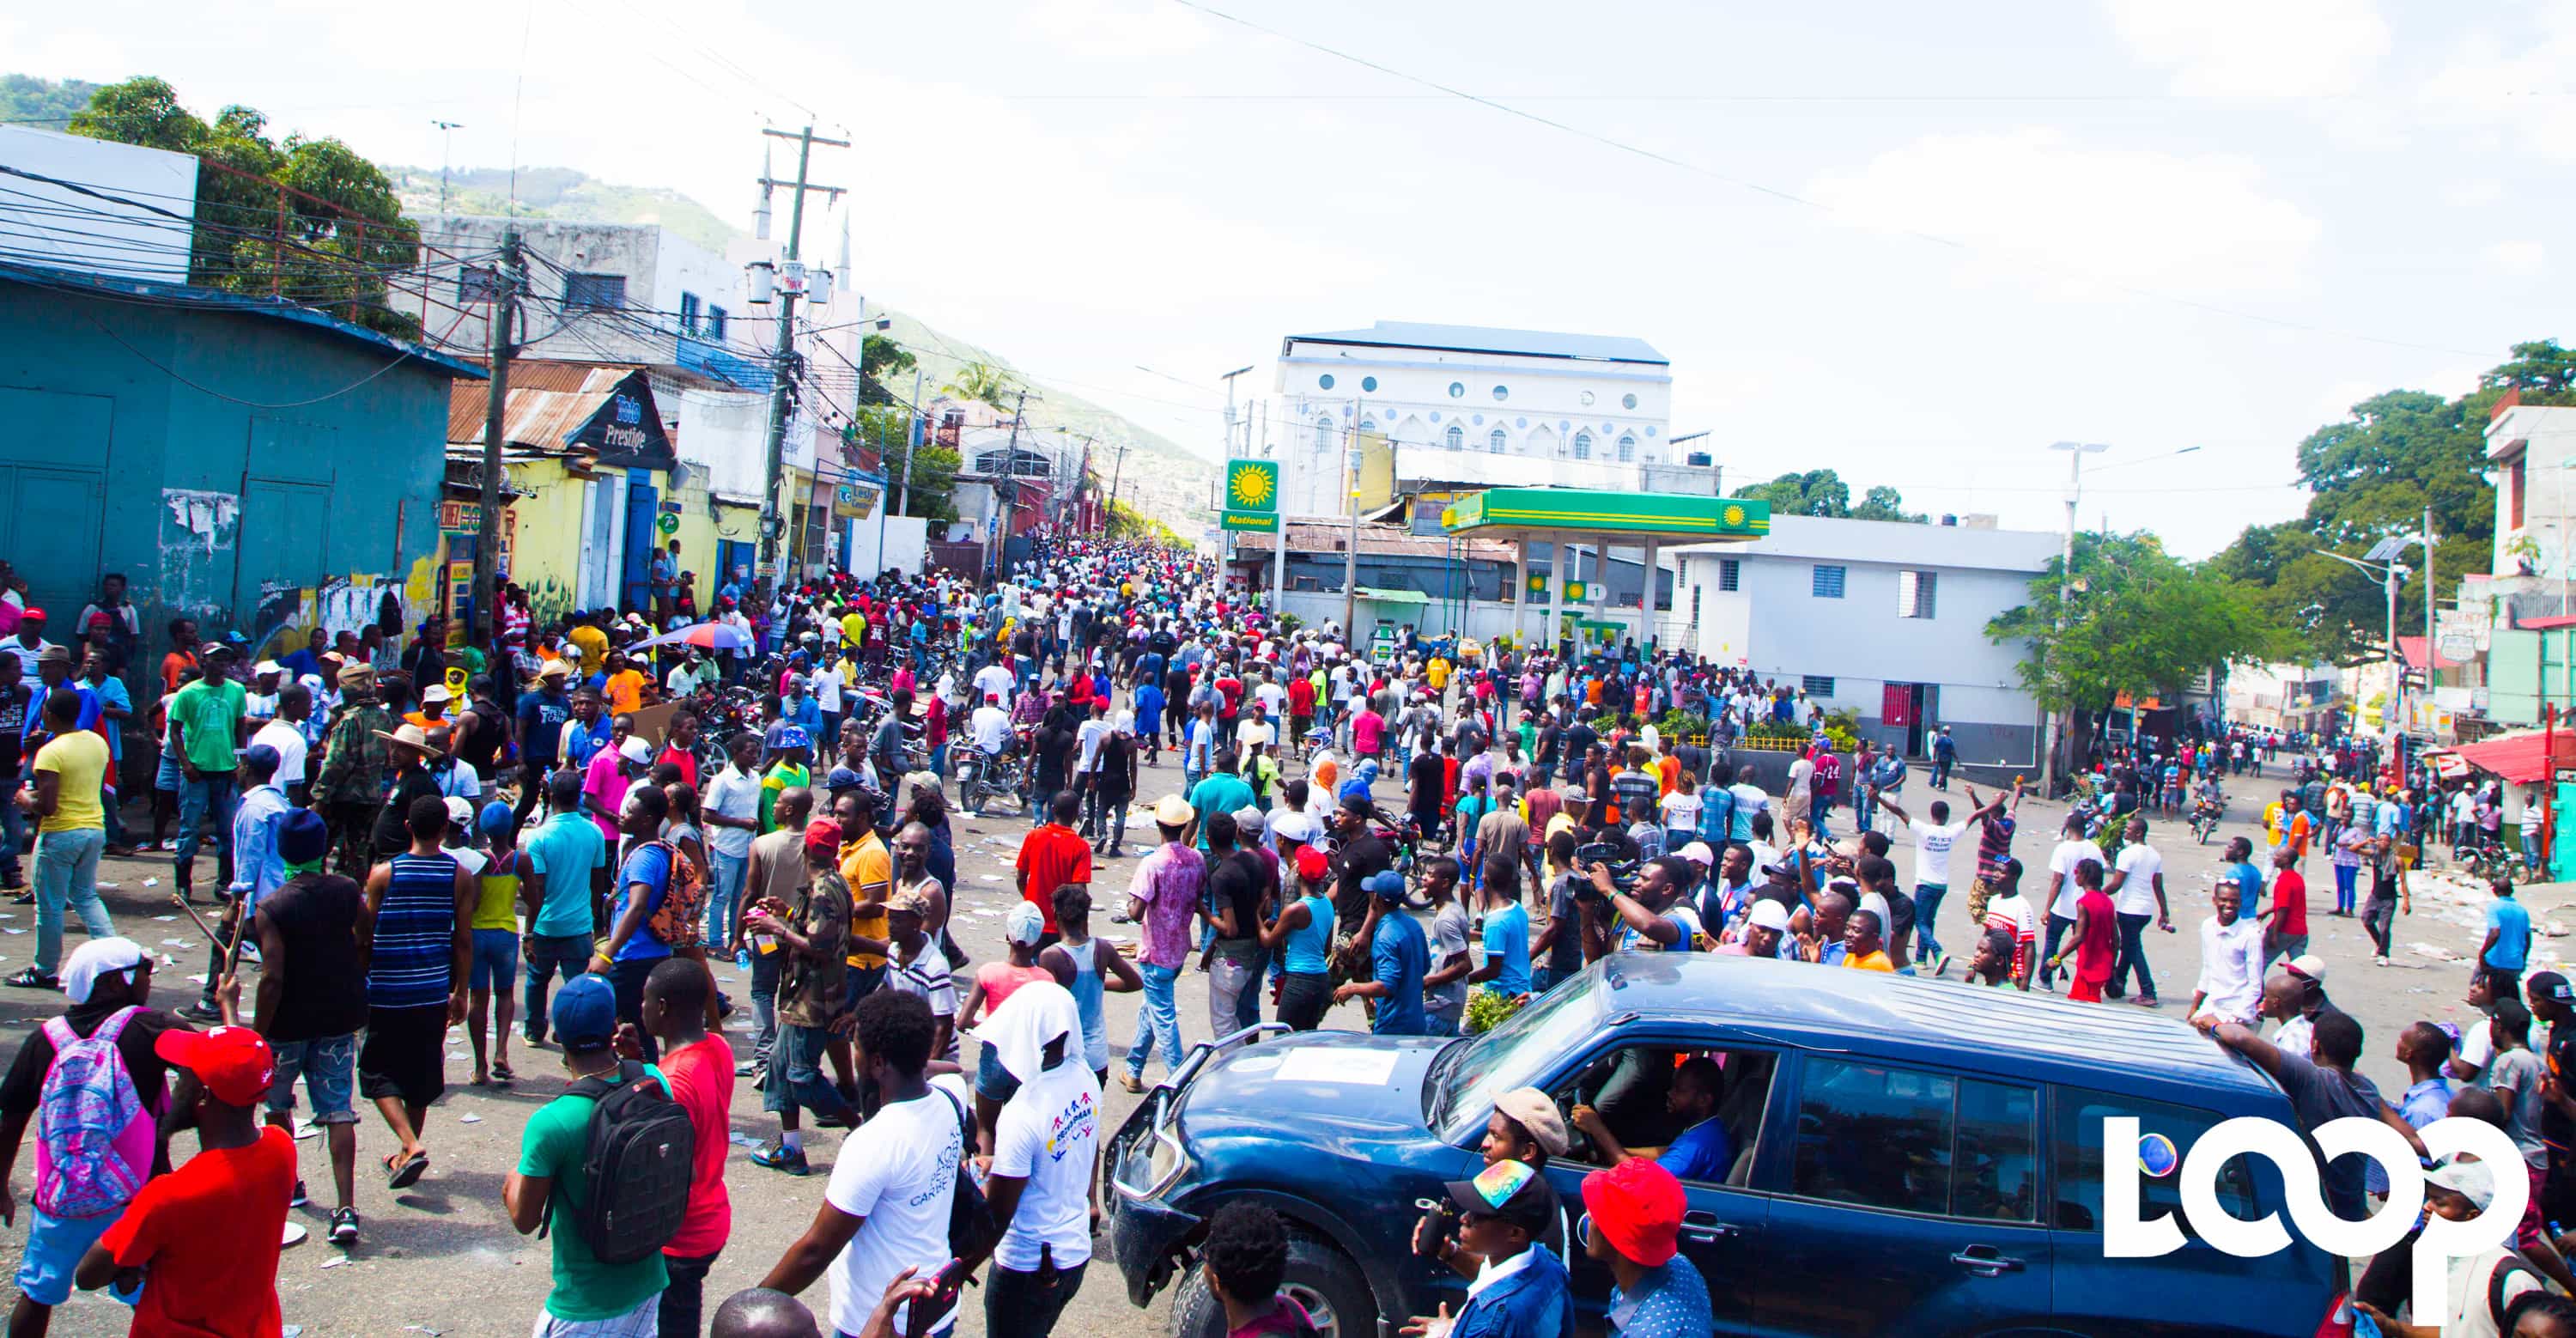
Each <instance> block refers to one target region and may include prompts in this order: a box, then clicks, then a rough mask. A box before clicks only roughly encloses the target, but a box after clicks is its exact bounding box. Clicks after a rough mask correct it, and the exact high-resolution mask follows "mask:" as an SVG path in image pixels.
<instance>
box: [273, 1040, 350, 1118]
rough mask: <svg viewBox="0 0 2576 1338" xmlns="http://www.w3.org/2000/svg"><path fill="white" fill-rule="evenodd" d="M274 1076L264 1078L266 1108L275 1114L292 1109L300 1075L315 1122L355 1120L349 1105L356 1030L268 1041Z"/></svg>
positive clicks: (284, 1113) (284, 1112)
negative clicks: (304, 1039)
mask: <svg viewBox="0 0 2576 1338" xmlns="http://www.w3.org/2000/svg"><path fill="white" fill-rule="evenodd" d="M269 1051H270V1053H271V1054H272V1055H274V1056H275V1058H276V1060H277V1076H275V1077H273V1078H271V1079H269V1082H268V1108H269V1110H270V1112H271V1113H273V1114H278V1115H286V1114H290V1113H292V1112H293V1111H294V1109H295V1079H296V1077H297V1075H299V1074H300V1075H302V1077H303V1079H304V1094H305V1095H306V1096H307V1097H309V1098H311V1099H312V1102H313V1122H314V1123H315V1124H355V1123H357V1122H358V1115H357V1112H356V1111H354V1110H352V1109H351V1108H350V1105H349V1099H350V1097H351V1096H352V1095H353V1094H354V1093H355V1092H356V1091H357V1087H358V1034H357V1033H356V1032H354V1031H353V1032H350V1033H349V1034H347V1035H345V1036H316V1037H314V1038H313V1039H311V1040H309V1041H272V1042H270V1043H269Z"/></svg>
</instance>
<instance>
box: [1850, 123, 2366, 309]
mask: <svg viewBox="0 0 2576 1338" xmlns="http://www.w3.org/2000/svg"><path fill="white" fill-rule="evenodd" d="M1808 191H1809V193H1810V194H1812V195H1814V196H1816V197H1817V198H1819V199H1821V200H1823V201H1824V202H1825V203H1827V204H1829V205H1831V206H1832V207H1833V208H1834V209H1835V210H1836V211H1837V212H1839V213H1840V214H1841V215H1842V216H1843V217H1844V218H1845V219H1846V220H1847V221H1851V222H1855V223H1858V224H1861V225H1863V226H1870V227H1877V228H1883V229H1886V230H1889V231H1903V232H1919V233H1930V234H1934V235H1936V236H1940V237H1944V238H1949V239H1952V240H1956V241H1960V242H1964V243H1966V244H1968V245H1970V246H1971V247H1974V248H1976V250H1977V251H1978V252H1979V253H1980V257H1981V259H1983V260H1985V261H1988V262H1994V263H1991V264H1990V266H1989V267H1990V268H1993V269H1995V270H1998V271H2005V272H2014V273H2019V274H2021V275H2023V276H2025V277H2026V276H2028V274H2029V272H2030V271H2031V270H2032V269H2034V268H2036V269H2038V270H2039V271H2041V274H2040V276H2039V277H2042V278H2044V279H2048V280H2050V281H2051V285H2050V286H2052V287H2055V288H2057V289H2060V290H2069V289H2072V290H2078V291H2081V290H2084V289H2087V288H2089V287H2092V286H2095V285H2099V284H2112V285H2125V286H2130V287H2138V288H2148V289H2152V290H2155V291H2157V292H2160V293H2172V294H2175V295H2191V296H2198V297H2212V296H2219V295H2225V294H2233V293H2243V292H2254V291H2267V292H2268V291H2279V290H2283V289H2287V288H2291V287H2294V286H2296V285H2297V284H2298V282H2299V281H2300V278H2301V276H2302V274H2303V272H2304V268H2305V263H2306V260H2307V257H2308V254H2309V251H2310V248H2311V247H2312V246H2313V244H2314V243H2315V241H2316V239H2317V236H2318V233H2319V231H2320V227H2319V224H2318V222H2317V220H2316V219H2314V218H2312V217H2310V216H2309V215H2308V213H2307V212H2306V211H2305V210H2303V209H2301V208H2300V207H2299V206H2298V205H2297V204H2295V203H2293V202H2291V201H2289V200H2286V199H2283V198H2281V197H2279V196H2276V195H2273V194H2270V193H2269V192H2268V191H2267V190H2266V189H2265V185H2264V182H2263V180H2262V173H2261V171H2260V169H2258V168H2257V167H2256V166H2255V165H2254V164H2253V163H2251V162H2249V161H2247V160H2245V159H2241V158H2235V157H2229V156H2223V155H2216V154H2206V155H2197V156H2188V157H2187V156H2183V155H2179V154H2170V153H2159V152H2153V151H2146V150H2132V149H2098V148H2089V147H2085V146H2083V145H2079V144H2075V143H2073V142H2071V141H2069V140H2068V139H2067V137H2066V136H2065V135H2063V134H2061V133H2060V132H2058V131H2055V130H2040V129H2031V130H2020V131H2014V132H2010V133H2006V134H1993V135H1955V136H1933V137H1930V138H1926V139H1921V140H1917V141H1915V142H1914V143H1913V144H1910V145H1908V146H1906V147H1904V148H1901V149H1897V150H1894V151H1892V152H1889V153H1885V154H1881V155H1880V156H1878V157H1877V158H1875V159H1872V160H1871V161H1869V162H1868V163H1866V164H1864V165H1862V166H1861V167H1860V168H1858V169H1856V170H1853V171H1848V172H1842V173H1835V174H1828V175H1827V176H1824V177H1822V178H1819V179H1817V180H1816V181H1815V182H1813V183H1811V184H1810V185H1809V187H1808Z"/></svg>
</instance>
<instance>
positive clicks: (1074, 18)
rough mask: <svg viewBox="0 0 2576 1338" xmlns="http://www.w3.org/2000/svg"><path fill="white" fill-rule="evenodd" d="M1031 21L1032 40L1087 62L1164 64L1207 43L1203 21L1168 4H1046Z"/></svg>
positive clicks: (1160, 0)
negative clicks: (1116, 61)
mask: <svg viewBox="0 0 2576 1338" xmlns="http://www.w3.org/2000/svg"><path fill="white" fill-rule="evenodd" d="M1027 22H1028V29H1029V32H1030V34H1031V35H1033V36H1035V37H1038V38H1040V39H1043V40H1045V41H1047V42H1050V43H1053V44H1056V45H1057V46H1059V47H1060V48H1061V49H1062V51H1063V52H1064V54H1065V55H1067V56H1070V57H1078V58H1081V59H1085V60H1126V61H1148V62H1150V61H1156V60H1163V59H1167V58H1169V57H1173V56H1179V55H1184V54H1187V53H1188V52H1191V51H1195V50H1197V49H1198V48H1199V47H1201V46H1203V45H1205V44H1206V42H1207V40H1208V30H1207V24H1206V22H1205V21H1204V20H1202V19H1200V18H1199V16H1198V15H1196V14H1193V13H1190V12H1189V11H1187V10H1184V9H1181V8H1179V7H1178V6H1175V5H1172V4H1168V3H1165V0H1047V3H1045V4H1042V5H1039V6H1037V7H1036V8H1035V9H1034V10H1033V11H1031V13H1030V15H1029V18H1028V21H1027Z"/></svg>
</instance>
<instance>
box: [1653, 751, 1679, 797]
mask: <svg viewBox="0 0 2576 1338" xmlns="http://www.w3.org/2000/svg"><path fill="white" fill-rule="evenodd" d="M1655 771H1656V773H1657V774H1658V775H1660V776H1662V777H1663V778H1664V793H1666V794H1671V793H1672V792H1673V791H1674V790H1675V789H1676V788H1678V787H1679V786H1680V785H1681V783H1682V760H1681V759H1680V758H1678V757H1675V756H1674V755H1672V754H1671V753H1666V754H1664V755H1663V756H1661V757H1658V758H1656V759H1655Z"/></svg>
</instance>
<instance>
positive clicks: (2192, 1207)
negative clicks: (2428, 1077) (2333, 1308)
mask: <svg viewBox="0 0 2576 1338" xmlns="http://www.w3.org/2000/svg"><path fill="white" fill-rule="evenodd" d="M2417 1133H2418V1134H2419V1135H2420V1136H2421V1137H2422V1138H2423V1140H2424V1148H2425V1150H2426V1151H2427V1152H2429V1153H2431V1154H2432V1155H2433V1157H2434V1159H2435V1160H2436V1161H2438V1160H2440V1159H2441V1158H2443V1157H2447V1156H2458V1155H2460V1154H2462V1153H2466V1154H2468V1155H2469V1156H2472V1157H2475V1158H2476V1159H2477V1160H2478V1162H2479V1163H2481V1164H2482V1165H2483V1166H2485V1167H2490V1168H2493V1169H2494V1172H2495V1179H2494V1183H2495V1197H2494V1199H2493V1200H2492V1201H2490V1202H2489V1203H2488V1204H2487V1206H2486V1208H2485V1209H2484V1210H2483V1211H2481V1212H2479V1213H2478V1214H2477V1215H2476V1216H2475V1217H2471V1218H2468V1219H2467V1220H2465V1221H2453V1220H2451V1219H2449V1218H2446V1217H2443V1216H2442V1215H2441V1214H2439V1213H2435V1214H2432V1215H2430V1216H2428V1217H2426V1219H2425V1222H2424V1231H2423V1233H2422V1234H2421V1235H2419V1236H2417V1237H2416V1239H2415V1249H2414V1292H2413V1298H2414V1314H2415V1319H2414V1322H2415V1323H2417V1324H2426V1323H2431V1324H2434V1325H2438V1324H2440V1322H2441V1320H2442V1317H2443V1316H2445V1315H2447V1314H2448V1313H2449V1309H2450V1307H2449V1305H2448V1299H2447V1298H2448V1294H2449V1288H2448V1287H2447V1286H2446V1285H2445V1284H2446V1282H2447V1280H2448V1279H2447V1274H2448V1272H2449V1268H2448V1264H2449V1261H2451V1260H2453V1259H2458V1258H2464V1257H2467V1256H2470V1255H2475V1254H2481V1253H2484V1252H2485V1251H2487V1250H2491V1249H2493V1248H2495V1247H2496V1246H2498V1245H2500V1244H2502V1243H2504V1241H2505V1240H2506V1239H2508V1238H2509V1237H2511V1236H2512V1234H2513V1230H2514V1227H2515V1225H2516V1224H2517V1223H2519V1222H2520V1221H2521V1220H2522V1213H2523V1208H2524V1207H2525V1205H2526V1204H2527V1203H2528V1202H2529V1200H2530V1197H2531V1182H2530V1180H2529V1179H2528V1178H2527V1177H2526V1175H2525V1173H2524V1170H2523V1161H2522V1154H2521V1152H2520V1151H2518V1150H2517V1149H2516V1148H2515V1147H2514V1145H2513V1140H2512V1138H2510V1137H2509V1136H2507V1135H2506V1133H2505V1132H2504V1131H2503V1130H2501V1129H2498V1128H2496V1127H2495V1126H2494V1125H2491V1124H2487V1123H2485V1122H2483V1121H2480V1120H2472V1119H2464V1118H2460V1119H2440V1120H2435V1121H2434V1122H2432V1123H2431V1124H2428V1125H2426V1126H2424V1127H2423V1128H2422V1129H2420V1130H2418V1131H2417ZM2315 1136H2316V1145H2317V1148H2318V1150H2319V1151H2322V1152H2323V1153H2324V1154H2325V1156H2326V1159H2327V1160H2328V1161H2332V1160H2333V1159H2335V1158H2337V1157H2342V1156H2347V1155H2355V1154H2357V1155H2360V1156H2365V1157H2368V1158H2370V1159H2371V1160H2372V1161H2375V1162H2377V1163H2379V1167H2380V1169H2381V1170H2382V1171H2384V1172H2385V1173H2386V1174H2387V1176H2388V1201H2387V1202H2386V1203H2385V1204H2384V1205H2382V1206H2381V1208H2380V1210H2379V1211H2378V1212H2377V1213H2376V1214H2373V1215H2372V1216H2371V1217H2370V1218H2368V1219H2367V1220H2364V1221H2359V1222H2348V1221H2345V1220H2344V1219H2343V1218H2341V1217H2338V1216H2336V1215H2335V1214H2334V1213H2333V1212H2332V1211H2331V1210H2330V1209H2328V1208H2327V1207H2326V1204H2325V1199H2324V1197H2323V1195H2322V1194H2321V1193H2320V1186H2319V1183H2318V1177H2317V1160H2316V1157H2315V1156H2314V1155H2313V1154H2312V1153H2310V1152H2309V1150H2308V1145H2307V1144H2306V1143H2305V1142H2303V1141H2301V1139H2300V1138H2299V1134H2298V1131H2297V1130H2295V1129H2293V1128H2291V1127H2290V1126H2289V1125H2286V1124H2283V1123H2281V1122H2280V1121H2278V1120H2271V1119H2263V1118H2260V1117H2256V1116H2243V1117H2240V1118H2237V1119H2232V1120H2226V1121H2223V1122H2221V1123H2219V1124H2218V1125H2216V1126H2214V1127H2212V1128H2211V1129H2210V1130H2209V1131H2208V1132H2207V1133H2204V1134H2202V1135H2201V1136H2200V1137H2199V1138H2198V1139H2197V1140H2195V1141H2194V1142H2193V1143H2192V1145H2191V1152H2190V1154H2189V1155H2188V1156H2185V1157H2184V1158H2182V1161H2181V1164H2180V1166H2179V1167H2176V1166H2175V1165H2173V1164H2172V1162H2171V1161H2170V1156H2171V1144H2170V1143H2164V1144H2163V1147H2164V1155H2165V1160H2164V1164H2162V1165H2160V1166H2155V1167H2150V1166H2147V1165H2146V1164H2145V1160H2144V1158H2142V1156H2141V1155H2140V1143H2139V1136H2138V1121H2137V1119H2136V1117H2134V1116H2117V1117H2112V1118H2107V1119H2104V1120H2103V1121H2102V1147H2103V1160H2102V1174H2103V1182H2102V1216H2103V1219H2104V1220H2103V1225H2102V1255H2103V1257H2104V1258H2106V1259H2153V1258H2155V1257H2157V1256H2159V1255H2166V1254H2171V1253H2173V1252H2174V1251H2175V1250H2178V1249H2181V1248H2182V1245H2183V1240H2184V1237H2183V1231H2182V1227H2181V1226H2179V1225H2177V1224H2176V1223H2175V1221H2174V1219H2173V1218H2172V1217H2171V1216H2164V1217H2158V1218H2156V1219H2155V1220H2153V1221H2142V1220H2140V1218H2139V1216H2138V1177H2139V1176H2140V1175H2141V1174H2148V1175H2153V1176H2156V1177H2157V1178H2160V1179H2161V1178H2163V1177H2164V1176H2168V1175H2174V1174H2177V1173H2178V1174H2180V1176H2181V1177H2182V1181H2181V1184H2180V1186H2179V1188H2180V1189H2181V1191H2182V1212H2181V1214H2180V1216H2181V1217H2182V1218H2183V1219H2184V1220H2185V1221H2188V1222H2189V1223H2190V1224H2191V1229H2192V1233H2193V1234H2194V1235H2196V1236H2198V1237H2199V1238H2200V1239H2201V1240H2204V1241H2206V1242H2208V1243H2209V1244H2210V1245H2211V1246H2213V1247H2215V1248H2216V1249H2218V1250H2219V1251H2221V1252H2223V1253H2226V1254H2232V1255H2235V1256H2236V1257H2238V1258H2240V1259H2259V1258H2262V1257H2263V1256H2265V1255H2271V1254H2278V1253H2280V1252H2281V1251H2283V1250H2286V1249H2288V1248H2290V1233H2289V1230H2288V1229H2287V1228H2285V1227H2283V1226H2282V1225H2281V1220H2280V1214H2278V1213H2266V1214H2264V1215H2263V1216H2262V1217H2259V1218H2256V1219H2254V1220H2252V1221H2247V1220H2244V1219H2241V1218H2238V1217H2235V1216H2232V1215H2230V1214H2229V1213H2228V1212H2227V1210H2226V1209H2225V1208H2224V1207H2221V1206H2220V1204H2219V1201H2218V1174H2219V1172H2220V1170H2221V1169H2222V1168H2224V1167H2225V1166H2226V1164H2227V1163H2228V1162H2229V1161H2231V1160H2233V1159H2234V1158H2237V1157H2240V1156H2253V1157H2261V1158H2263V1159H2265V1160H2267V1161H2269V1162H2271V1163H2272V1165H2273V1166H2274V1167H2276V1168H2277V1169H2278V1170H2279V1171H2280V1173H2281V1183H2282V1188H2283V1191H2284V1194H2283V1196H2284V1198H2285V1199H2286V1201H2287V1205H2288V1208H2289V1211H2290V1220H2291V1221H2292V1222H2294V1223H2296V1224H2297V1225H2298V1228H2299V1235H2300V1236H2301V1237H2303V1238H2305V1239H2306V1240H2307V1241H2308V1242H2309V1243H2310V1244H2312V1245H2315V1246H2316V1247H2317V1248H2319V1249H2322V1250H2324V1251H2326V1252H2327V1253H2328V1254H2333V1255H2340V1256H2342V1257H2344V1258H2348V1259H2352V1258H2360V1257H2361V1256H2364V1255H2372V1254H2377V1253H2379V1252H2380V1251H2382V1250H2386V1249H2389V1248H2391V1247H2393V1246H2394V1245H2396V1244H2397V1242H2398V1241H2400V1240H2403V1239H2405V1237H2406V1233H2407V1232H2408V1231H2409V1230H2411V1229H2413V1227H2414V1225H2415V1218H2416V1215H2417V1214H2418V1213H2419V1212H2421V1211H2422V1210H2423V1207H2424V1170H2423V1168H2422V1166H2421V1164H2420V1163H2418V1162H2417V1161H2416V1159H2415V1153H2414V1150H2413V1149H2412V1148H2410V1147H2408V1146H2407V1144H2406V1140H2405V1139H2404V1138H2403V1137H2401V1136H2399V1134H2398V1133H2397V1131H2396V1130H2395V1129H2392V1128H2390V1127H2389V1126H2388V1125H2386V1124H2384V1123H2381V1122H2380V1121H2378V1120H2372V1119H2363V1118H2361V1117H2358V1116H2354V1117H2350V1118H2346V1119H2340V1120H2333V1121H2329V1122H2328V1123H2326V1124H2324V1125H2322V1126H2320V1127H2319V1128H2318V1129H2317V1131H2316V1135H2315ZM2158 1141H2159V1142H2162V1140H2158Z"/></svg>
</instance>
